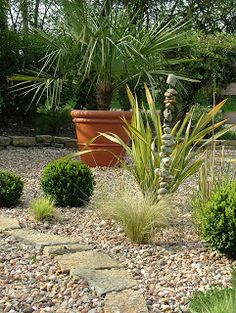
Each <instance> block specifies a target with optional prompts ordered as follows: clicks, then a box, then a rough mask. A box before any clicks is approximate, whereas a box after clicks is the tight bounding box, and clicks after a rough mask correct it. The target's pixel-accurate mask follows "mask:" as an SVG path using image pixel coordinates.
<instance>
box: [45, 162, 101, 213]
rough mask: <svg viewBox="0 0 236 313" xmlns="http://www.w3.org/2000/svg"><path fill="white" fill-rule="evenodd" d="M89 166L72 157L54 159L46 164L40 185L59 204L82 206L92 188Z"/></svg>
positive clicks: (92, 179)
mask: <svg viewBox="0 0 236 313" xmlns="http://www.w3.org/2000/svg"><path fill="white" fill-rule="evenodd" d="M94 184H95V183H94V177H93V174H92V172H91V170H90V168H89V167H88V166H87V165H85V164H83V163H80V162H79V161H77V160H73V159H62V160H57V161H54V162H52V163H50V164H48V165H47V166H46V168H45V169H44V173H43V177H42V179H41V186H42V189H43V191H44V193H45V194H46V195H47V196H50V197H51V198H52V199H53V200H54V201H55V203H56V204H58V205H60V206H63V207H65V206H83V205H84V204H85V203H87V202H88V201H89V198H90V196H91V195H92V193H93V189H94Z"/></svg>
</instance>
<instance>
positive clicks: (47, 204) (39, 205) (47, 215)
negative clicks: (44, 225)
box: [30, 197, 59, 221]
mask: <svg viewBox="0 0 236 313" xmlns="http://www.w3.org/2000/svg"><path fill="white" fill-rule="evenodd" d="M30 210H31V213H32V215H33V217H34V219H35V220H36V221H52V220H58V219H59V211H58V210H57V208H56V207H55V206H54V201H53V200H52V199H51V198H49V197H39V198H36V199H35V200H34V201H33V202H32V203H31V207H30Z"/></svg>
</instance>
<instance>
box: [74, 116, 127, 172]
mask: <svg viewBox="0 0 236 313" xmlns="http://www.w3.org/2000/svg"><path fill="white" fill-rule="evenodd" d="M71 116H72V119H73V122H74V123H75V129H76V135H77V140H78V148H79V150H80V151H81V150H83V149H84V147H85V146H86V145H87V143H88V142H89V141H90V140H91V138H94V137H96V136H97V135H98V134H99V133H105V132H111V133H114V134H116V135H118V136H119V137H120V138H121V139H122V140H123V141H124V142H125V143H128V142H129V136H128V135H127V133H126V132H125V130H124V126H125V124H124V122H123V120H122V118H125V119H126V120H127V121H128V122H130V121H131V118H132V112H131V111H127V112H125V111H86V110H73V111H72V112H71ZM88 150H92V152H90V153H86V154H83V155H81V160H82V161H83V162H84V163H86V164H87V165H89V166H91V167H95V166H115V165H118V163H119V162H118V160H117V158H116V157H115V156H114V155H116V156H119V157H121V158H123V157H124V156H125V151H124V149H123V148H122V147H121V146H120V145H118V144H116V143H113V142H111V141H110V140H108V139H106V138H105V137H103V136H100V137H99V138H97V139H96V140H95V141H94V142H93V143H92V144H90V145H89V146H88Z"/></svg>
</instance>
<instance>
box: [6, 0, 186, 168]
mask: <svg viewBox="0 0 236 313" xmlns="http://www.w3.org/2000/svg"><path fill="white" fill-rule="evenodd" d="M61 8H62V18H63V23H64V29H63V33H64V36H63V38H60V39H59V40H57V41H55V40H53V38H52V36H48V35H45V34H42V33H41V35H42V36H43V37H44V38H45V39H46V40H47V42H48V46H49V52H48V54H47V55H46V56H45V58H44V63H43V66H42V68H41V69H40V71H38V73H37V75H36V76H35V75H34V76H33V77H32V75H31V76H29V75H17V76H14V77H12V78H11V79H12V80H21V81H22V82H21V86H20V88H26V85H27V84H28V83H29V82H30V88H31V89H32V84H34V90H35V95H36V94H42V93H43V92H44V91H46V92H47V95H49V98H50V100H51V102H52V103H57V102H58V101H60V91H61V90H62V88H63V84H64V83H66V82H67V80H68V77H69V76H70V77H71V75H72V73H73V75H74V79H75V80H77V81H79V82H80V83H81V84H84V82H86V83H87V84H88V85H89V88H92V86H94V87H95V93H96V99H94V101H95V102H96V104H97V109H96V110H93V111H91V110H73V111H72V112H71V115H72V119H73V122H74V123H75V127H76V133H77V138H78V146H79V149H80V150H83V149H84V148H85V147H86V148H87V149H89V150H90V151H92V152H90V153H84V154H83V153H82V154H81V158H82V159H83V161H84V162H85V163H87V164H88V165H90V166H96V165H99V166H108V165H114V164H116V163H117V158H116V157H114V155H119V156H122V155H124V151H123V149H122V147H121V146H120V145H118V144H116V143H111V142H110V141H109V140H107V139H106V138H105V137H104V136H98V137H97V138H96V140H95V141H93V142H92V143H90V144H89V145H88V142H90V139H91V138H94V137H95V136H97V135H98V134H99V133H100V132H101V133H104V132H112V133H116V134H118V135H119V137H121V138H122V140H123V141H124V142H128V140H129V139H128V135H127V133H126V131H125V129H124V121H123V119H126V120H127V121H128V122H130V121H131V116H132V112H125V111H111V110H110V108H111V102H112V99H113V97H114V95H115V93H116V91H117V90H118V89H119V88H120V87H121V86H124V85H125V84H126V83H127V82H129V81H131V80H132V81H136V82H138V81H140V80H141V79H143V80H146V81H149V82H150V84H151V85H152V86H153V85H154V83H155V82H156V81H157V77H158V78H159V77H160V75H163V74H168V67H169V66H170V65H171V64H176V62H178V61H177V60H172V59H166V58H165V55H166V53H167V52H168V51H171V50H172V49H174V48H178V47H180V46H181V45H184V44H185V40H184V38H185V34H184V32H183V31H182V28H183V25H181V26H180V25H170V24H168V25H166V26H164V27H162V28H159V26H157V25H154V26H153V27H152V28H151V29H149V30H147V29H146V28H145V29H136V27H135V25H133V24H132V21H129V20H128V14H127V12H126V11H125V10H124V9H118V8H115V9H113V8H112V6H111V5H110V1H109V0H108V1H105V5H104V6H103V7H100V8H96V9H94V7H92V6H91V4H89V3H88V2H87V1H84V0H61ZM47 69H49V70H50V75H48V74H47V73H48V71H47ZM22 84H23V85H22Z"/></svg>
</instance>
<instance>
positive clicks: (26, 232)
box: [6, 228, 78, 250]
mask: <svg viewBox="0 0 236 313" xmlns="http://www.w3.org/2000/svg"><path fill="white" fill-rule="evenodd" d="M6 233H7V234H9V235H12V236H14V237H16V238H18V239H20V240H22V241H24V242H26V243H30V244H32V245H33V246H34V247H36V248H38V249H40V250H42V249H43V248H44V247H46V246H55V245H66V244H68V243H69V244H73V243H78V241H76V240H73V239H71V238H66V237H61V236H57V235H53V234H45V233H40V232H38V231H36V230H32V229H26V228H21V229H15V230H9V231H6Z"/></svg>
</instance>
